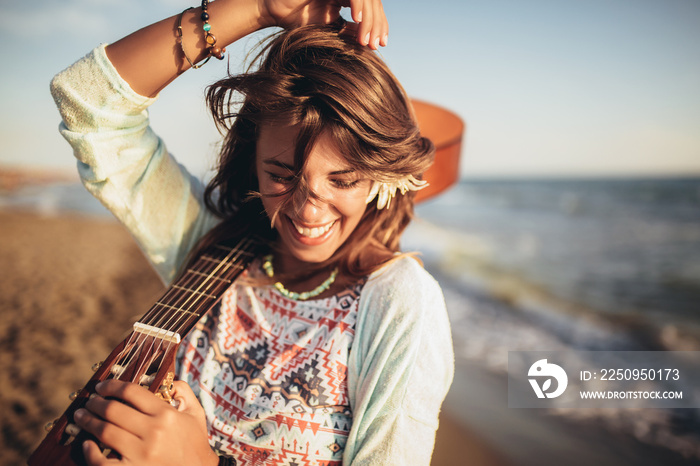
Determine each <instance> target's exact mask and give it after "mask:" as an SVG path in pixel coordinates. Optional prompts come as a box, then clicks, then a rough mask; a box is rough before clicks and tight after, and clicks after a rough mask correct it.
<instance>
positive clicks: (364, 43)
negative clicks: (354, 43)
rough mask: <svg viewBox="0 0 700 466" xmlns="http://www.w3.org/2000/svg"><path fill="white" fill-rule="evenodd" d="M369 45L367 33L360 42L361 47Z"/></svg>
mask: <svg viewBox="0 0 700 466" xmlns="http://www.w3.org/2000/svg"><path fill="white" fill-rule="evenodd" d="M367 44H369V32H368V33H367V35H366V36H365V38H364V39H363V40H362V45H367Z"/></svg>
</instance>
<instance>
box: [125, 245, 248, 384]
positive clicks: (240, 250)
mask: <svg viewBox="0 0 700 466" xmlns="http://www.w3.org/2000/svg"><path fill="white" fill-rule="evenodd" d="M253 244H254V242H253V241H252V240H249V239H247V238H244V239H243V240H241V241H240V242H239V243H238V244H237V245H236V246H235V247H233V248H231V249H230V251H229V252H228V253H227V255H226V256H225V257H224V258H223V259H220V258H218V257H212V259H216V260H217V261H218V262H217V265H216V267H215V268H214V270H211V271H208V272H203V273H208V275H207V276H206V277H205V278H204V280H201V283H199V286H198V287H197V288H196V289H192V288H193V283H194V284H196V283H197V279H198V277H197V276H196V275H195V274H192V275H193V276H192V277H191V278H190V277H187V276H186V274H187V272H185V274H184V275H185V277H184V278H185V280H184V281H183V280H179V283H180V285H178V287H182V288H183V289H182V290H180V289H178V288H173V287H171V288H170V289H169V290H168V292H166V294H165V295H164V296H163V298H161V300H163V301H166V302H168V303H172V304H167V306H168V307H175V308H177V309H176V311H178V313H179V314H173V313H170V318H169V319H168V321H166V322H163V321H162V319H163V318H164V317H160V318H157V316H158V315H159V314H162V313H164V314H165V317H167V316H168V313H167V312H166V310H165V309H163V310H162V311H158V310H157V307H162V308H164V307H165V306H166V305H164V304H156V305H155V306H154V307H153V308H152V309H151V310H149V312H148V313H147V314H146V315H145V316H144V318H143V319H141V322H142V323H144V324H147V325H152V326H153V327H156V328H160V329H164V330H166V331H170V332H175V333H180V332H181V331H182V329H184V328H185V326H186V325H187V323H188V322H189V321H190V320H191V319H192V318H196V319H199V318H201V316H202V315H203V314H204V313H203V312H201V313H200V311H201V310H202V307H203V306H207V310H208V308H209V307H210V306H208V303H207V302H206V301H207V300H209V299H212V298H211V295H208V294H207V292H208V291H209V290H210V289H211V287H212V285H215V284H216V281H217V280H219V279H220V278H222V277H221V276H217V274H218V273H219V271H220V269H222V268H224V271H223V272H222V274H226V273H227V272H229V270H227V269H229V268H231V267H232V266H234V267H235V268H234V269H233V271H234V272H236V271H238V273H240V271H242V270H243V269H244V266H243V265H241V264H239V260H240V258H241V257H242V256H243V255H244V254H250V255H252V254H251V253H250V251H248V250H247V249H249V248H250V246H252V245H253ZM216 247H217V246H216V245H215V246H214V248H216ZM227 249H229V248H227ZM205 256H206V252H205V253H204V254H203V255H202V257H201V258H200V259H199V260H198V261H197V262H199V261H200V260H201V261H202V262H204V263H205V267H207V266H208V264H207V262H208V261H207V259H206V258H205ZM195 264H196V262H195ZM193 268H194V269H195V270H196V269H198V270H206V268H201V267H193ZM222 274H219V275H222ZM227 281H229V284H228V286H230V284H231V283H232V282H233V280H227ZM205 285H206V287H205ZM221 286H227V285H221ZM202 288H204V290H202ZM171 290H176V292H175V296H174V297H171V296H168V294H170V291H171ZM188 292H189V293H188ZM183 294H184V295H185V297H186V298H187V299H186V300H185V301H184V302H183V303H178V302H177V301H179V300H181V299H182V295H183ZM178 295H179V296H178ZM165 298H167V299H165ZM173 298H174V299H173ZM192 300H193V301H194V302H193V303H192V304H191V305H190V307H189V308H187V309H184V307H185V306H186V305H187V304H188V303H189V302H190V301H192ZM159 301H160V300H159ZM198 301H199V302H198ZM211 304H213V303H211ZM195 307H196V308H195ZM193 309H194V310H193ZM151 311H154V312H151ZM149 314H150V315H149ZM176 315H177V316H178V317H177V319H176V320H175V322H174V323H173V322H172V320H173V318H174V316H176ZM154 318H156V321H155V322H154V321H153V319H154ZM158 320H160V322H158ZM138 333H140V332H138ZM141 335H143V337H141ZM148 340H149V338H148V336H147V335H146V334H140V335H139V336H138V337H137V342H136V344H134V346H133V348H134V350H133V351H132V356H131V358H129V361H127V363H126V364H125V366H127V365H130V364H131V363H132V361H133V358H134V357H135V355H136V354H137V353H142V352H143V351H144V349H145V345H146V343H147V341H148ZM150 341H151V343H150V346H151V347H150V348H149V349H148V350H147V352H146V353H145V354H147V355H149V356H150V359H149V358H143V359H141V363H140V364H139V367H138V368H137V370H136V371H135V372H134V377H133V378H134V380H132V382H136V380H135V379H136V378H137V377H138V374H140V372H141V371H142V370H143V368H144V366H145V365H146V364H148V365H149V366H150V365H152V364H153V363H154V362H155V361H156V360H157V359H158V355H161V354H162V355H165V354H167V352H168V351H169V350H170V347H171V345H172V344H173V341H172V340H169V341H168V344H167V346H166V347H165V348H163V347H164V340H163V339H162V338H151V339H150ZM156 341H157V344H158V348H157V349H156V348H155V346H156ZM161 364H162V358H161ZM146 369H148V368H146ZM121 375H122V374H119V377H121Z"/></svg>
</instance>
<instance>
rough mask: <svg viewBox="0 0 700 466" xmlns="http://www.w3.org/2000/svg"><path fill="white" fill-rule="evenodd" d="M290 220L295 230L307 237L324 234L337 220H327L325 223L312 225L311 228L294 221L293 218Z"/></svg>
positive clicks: (316, 236)
mask: <svg viewBox="0 0 700 466" xmlns="http://www.w3.org/2000/svg"><path fill="white" fill-rule="evenodd" d="M290 220H291V219H290ZM291 221H292V225H294V228H295V229H296V230H297V232H298V233H299V234H300V235H301V236H305V237H307V238H318V237H320V236H322V235H324V234H325V233H327V232H328V230H330V229H331V227H332V226H333V225H335V222H336V221H337V219H336V220H333V221H332V222H328V223H326V224H325V225H320V226H317V227H313V228H307V227H304V226H301V225H299V224H298V223H296V222H295V221H294V220H291Z"/></svg>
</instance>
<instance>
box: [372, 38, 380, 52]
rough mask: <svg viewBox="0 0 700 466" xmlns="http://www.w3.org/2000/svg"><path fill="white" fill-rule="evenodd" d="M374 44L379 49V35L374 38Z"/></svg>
mask: <svg viewBox="0 0 700 466" xmlns="http://www.w3.org/2000/svg"><path fill="white" fill-rule="evenodd" d="M373 46H374V48H375V49H378V48H379V37H377V38H375V39H374V44H373Z"/></svg>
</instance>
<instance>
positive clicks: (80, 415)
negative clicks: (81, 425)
mask: <svg viewBox="0 0 700 466" xmlns="http://www.w3.org/2000/svg"><path fill="white" fill-rule="evenodd" d="M73 417H74V418H75V420H76V421H79V420H81V419H82V418H84V417H85V410H84V409H83V408H80V409H79V410H77V411H76V412H75V413H73Z"/></svg>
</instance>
